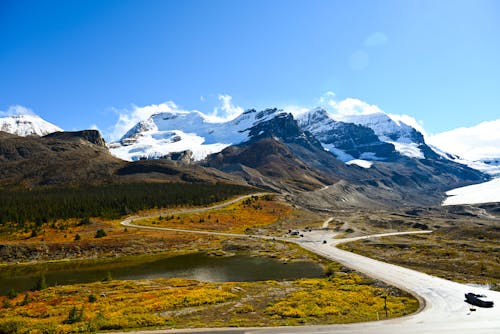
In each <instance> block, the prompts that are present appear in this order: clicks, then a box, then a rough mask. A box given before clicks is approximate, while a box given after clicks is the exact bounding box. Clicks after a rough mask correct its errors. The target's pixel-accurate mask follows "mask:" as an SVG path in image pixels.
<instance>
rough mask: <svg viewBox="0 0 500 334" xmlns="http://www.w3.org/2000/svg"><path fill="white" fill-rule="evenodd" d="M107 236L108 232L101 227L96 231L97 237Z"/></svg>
mask: <svg viewBox="0 0 500 334" xmlns="http://www.w3.org/2000/svg"><path fill="white" fill-rule="evenodd" d="M105 236H106V232H105V231H104V230H103V229H102V228H101V229H99V230H97V231H96V232H95V236H94V237H95V238H102V237H105Z"/></svg>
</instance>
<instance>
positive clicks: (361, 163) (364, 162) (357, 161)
mask: <svg viewBox="0 0 500 334" xmlns="http://www.w3.org/2000/svg"><path fill="white" fill-rule="evenodd" d="M346 164H347V165H356V166H359V167H363V168H370V167H371V166H372V164H373V162H371V161H367V160H362V159H354V160H351V161H347V162H346Z"/></svg>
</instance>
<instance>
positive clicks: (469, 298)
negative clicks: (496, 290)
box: [465, 292, 493, 307]
mask: <svg viewBox="0 0 500 334" xmlns="http://www.w3.org/2000/svg"><path fill="white" fill-rule="evenodd" d="M484 298H486V296H485V295H477V294H475V293H472V292H469V293H466V294H465V301H466V302H467V303H469V304H471V305H475V306H479V307H493V302H492V301H491V300H485V299H484Z"/></svg>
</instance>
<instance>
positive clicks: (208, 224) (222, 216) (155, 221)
mask: <svg viewBox="0 0 500 334" xmlns="http://www.w3.org/2000/svg"><path fill="white" fill-rule="evenodd" d="M291 212H292V208H291V207H290V206H288V205H286V204H284V203H280V202H277V201H273V200H271V198H269V197H268V196H264V197H257V196H252V197H250V198H248V199H245V200H242V201H240V202H238V203H235V204H232V205H229V206H227V207H224V208H220V209H214V210H209V211H205V212H199V213H186V214H175V213H172V214H169V213H165V214H163V215H162V216H160V217H158V218H152V219H145V220H141V221H136V222H135V223H136V224H137V223H138V224H143V225H150V226H158V227H169V228H179V229H193V230H204V231H217V232H230V233H243V232H245V230H246V229H248V228H252V227H259V226H265V225H270V224H273V223H275V222H277V221H279V220H281V219H283V218H285V217H287V216H288V215H289V214H290V213H291Z"/></svg>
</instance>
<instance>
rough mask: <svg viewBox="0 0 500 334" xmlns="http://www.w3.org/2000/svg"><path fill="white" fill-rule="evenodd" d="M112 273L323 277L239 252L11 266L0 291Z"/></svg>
mask: <svg viewBox="0 0 500 334" xmlns="http://www.w3.org/2000/svg"><path fill="white" fill-rule="evenodd" d="M108 273H111V276H112V277H113V278H114V279H123V280H138V279H154V278H170V277H181V278H192V279H197V280H203V281H211V282H241V281H260V280H285V279H297V278H302V277H321V276H322V275H323V270H322V268H321V266H320V265H318V264H315V263H312V262H291V263H288V264H283V263H282V262H280V261H278V260H276V259H270V258H261V257H251V256H245V255H237V256H231V257H213V256H208V255H206V254H203V253H198V254H188V255H181V256H175V257H166V256H164V255H163V256H155V257H152V256H148V257H142V258H136V257H135V258H133V257H132V258H130V259H120V260H117V261H116V262H109V263H99V264H95V263H82V262H76V263H75V262H68V263H54V264H45V265H42V266H40V265H38V266H12V267H7V268H2V271H1V272H0V294H6V293H7V292H8V291H9V290H10V289H11V288H14V289H15V290H16V291H25V290H29V289H31V288H33V287H34V286H35V284H36V282H37V280H38V279H39V277H40V276H41V275H42V274H43V275H44V276H45V279H46V281H47V284H48V285H51V286H53V285H58V284H59V285H64V284H74V283H88V282H95V281H99V280H102V279H103V278H105V277H106V276H107V274H108Z"/></svg>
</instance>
